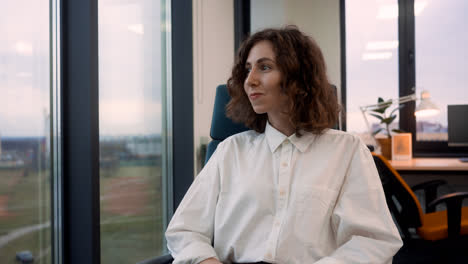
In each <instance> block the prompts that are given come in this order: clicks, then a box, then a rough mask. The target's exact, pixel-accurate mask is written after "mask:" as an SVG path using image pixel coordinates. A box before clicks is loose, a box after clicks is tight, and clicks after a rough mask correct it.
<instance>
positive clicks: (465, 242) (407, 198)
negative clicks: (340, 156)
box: [372, 153, 468, 264]
mask: <svg viewBox="0 0 468 264" xmlns="http://www.w3.org/2000/svg"><path fill="white" fill-rule="evenodd" d="M372 156H373V157H374V161H375V165H376V167H377V170H378V172H379V176H380V179H381V181H382V185H383V189H384V193H385V198H386V200H387V205H388V207H389V209H390V212H391V213H392V215H393V217H394V220H395V223H396V225H397V226H398V228H399V230H400V232H401V233H402V238H403V241H404V244H403V247H402V248H401V249H400V251H398V253H397V254H396V255H395V256H394V258H393V263H394V264H395V263H398V264H403V263H404V264H406V263H411V264H415V263H424V264H429V263H434V264H436V263H468V207H462V200H463V199H464V198H466V197H468V193H465V192H456V193H450V194H447V195H443V196H441V197H439V198H436V195H437V188H438V187H439V186H440V185H443V184H445V183H446V182H445V181H443V180H435V181H429V182H424V183H421V184H418V185H416V186H413V187H412V188H410V187H409V186H408V184H407V183H406V182H405V181H404V180H403V178H402V177H401V176H400V174H399V173H398V172H397V171H396V170H395V169H394V168H393V167H392V166H391V165H390V163H389V162H388V161H387V160H386V159H385V158H384V157H383V156H381V155H378V154H375V153H372ZM418 189H421V190H423V191H424V193H425V200H426V203H425V209H426V210H425V212H423V208H422V207H421V204H420V203H419V201H418V199H417V198H416V195H415V194H414V191H415V190H418ZM441 203H444V204H445V205H446V208H447V210H443V211H435V206H436V205H438V204H441Z"/></svg>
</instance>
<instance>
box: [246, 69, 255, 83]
mask: <svg viewBox="0 0 468 264" xmlns="http://www.w3.org/2000/svg"><path fill="white" fill-rule="evenodd" d="M245 83H246V84H247V85H249V86H256V85H258V76H257V71H256V70H255V69H252V70H251V71H250V72H249V73H248V74H247V78H246V79H245Z"/></svg>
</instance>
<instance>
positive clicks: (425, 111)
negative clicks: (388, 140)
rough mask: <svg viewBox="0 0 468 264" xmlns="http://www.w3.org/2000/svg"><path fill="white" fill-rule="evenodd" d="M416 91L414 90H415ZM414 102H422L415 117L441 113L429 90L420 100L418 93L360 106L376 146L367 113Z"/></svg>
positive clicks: (417, 107)
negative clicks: (384, 107)
mask: <svg viewBox="0 0 468 264" xmlns="http://www.w3.org/2000/svg"><path fill="white" fill-rule="evenodd" d="M413 90H414V89H413ZM412 101H420V103H419V105H417V106H416V109H415V111H414V115H415V116H418V117H428V116H433V115H436V114H438V113H439V112H440V109H439V108H438V107H437V106H436V105H435V104H434V103H433V102H432V101H431V94H430V93H429V92H428V91H427V90H423V91H422V92H421V97H420V98H418V97H417V96H416V93H413V94H410V95H406V96H402V97H399V98H396V99H390V100H387V101H385V102H381V103H378V104H372V105H365V106H360V107H359V108H360V109H361V113H362V116H363V117H364V121H365V122H366V126H367V130H368V131H369V134H370V136H371V138H372V140H373V141H374V144H375V145H377V142H376V140H375V138H374V136H373V135H372V131H371V127H370V125H369V121H368V120H367V116H366V112H367V111H369V110H375V109H379V108H381V107H383V106H390V105H393V104H398V105H401V104H404V103H408V102H412Z"/></svg>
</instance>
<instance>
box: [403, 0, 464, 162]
mask: <svg viewBox="0 0 468 264" xmlns="http://www.w3.org/2000/svg"><path fill="white" fill-rule="evenodd" d="M398 12H399V14H398V31H399V40H398V41H399V83H400V87H399V96H405V95H409V94H413V93H414V92H416V93H418V92H420V91H414V87H416V85H417V84H416V65H415V61H416V54H417V50H416V48H415V43H416V34H415V33H416V29H415V27H416V25H415V15H414V0H399V1H398ZM415 106H416V103H415V102H410V103H407V104H406V106H405V107H404V108H403V109H400V128H401V129H402V130H404V131H408V132H410V133H411V135H412V141H413V156H415V157H462V156H467V155H468V147H449V146H448V142H447V141H435V142H429V141H417V140H416V117H415V116H414V110H415Z"/></svg>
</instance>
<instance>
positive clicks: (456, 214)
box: [428, 192, 468, 238]
mask: <svg viewBox="0 0 468 264" xmlns="http://www.w3.org/2000/svg"><path fill="white" fill-rule="evenodd" d="M465 198H468V192H456V193H450V194H447V195H444V196H441V197H439V198H437V199H435V200H434V201H432V202H431V203H430V204H429V205H428V209H429V208H430V209H433V210H434V209H435V206H436V205H438V204H440V203H445V205H446V206H447V227H448V237H449V238H454V237H458V236H459V235H460V225H461V212H462V202H463V200H464V199H465Z"/></svg>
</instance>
